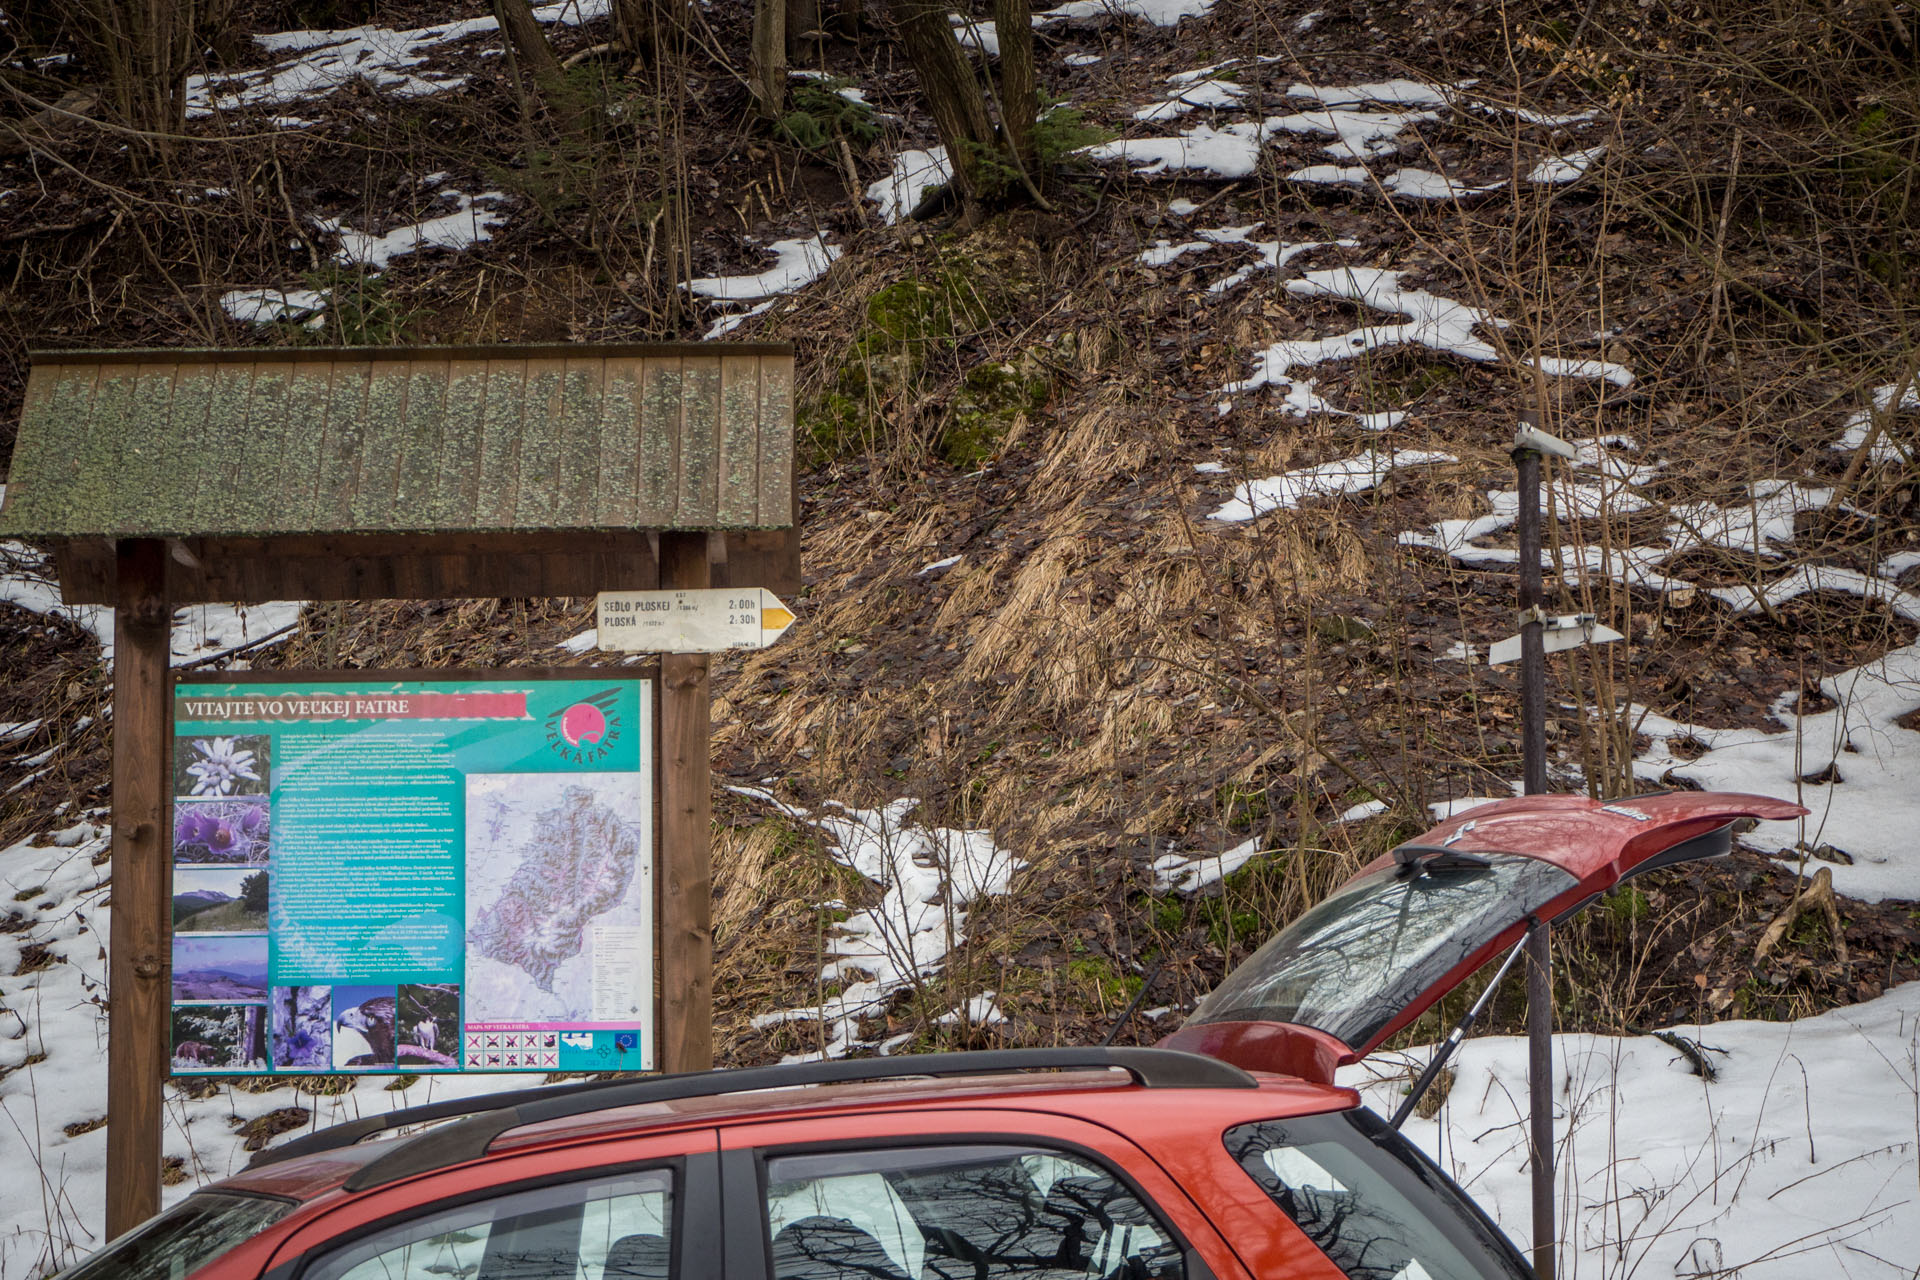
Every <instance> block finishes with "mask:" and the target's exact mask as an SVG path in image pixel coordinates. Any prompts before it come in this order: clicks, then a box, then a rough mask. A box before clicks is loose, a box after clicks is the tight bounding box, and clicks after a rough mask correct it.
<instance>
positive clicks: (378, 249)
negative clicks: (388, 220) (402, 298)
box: [313, 187, 507, 271]
mask: <svg viewBox="0 0 1920 1280" xmlns="http://www.w3.org/2000/svg"><path fill="white" fill-rule="evenodd" d="M439 194H440V196H441V197H442V198H450V199H451V200H452V201H453V203H454V206H455V207H454V209H453V211H452V212H451V213H443V214H441V215H440V216H439V217H437V218H428V219H426V220H425V221H424V222H416V223H411V224H409V225H407V226H404V227H395V228H394V229H393V230H392V231H389V232H387V233H386V234H385V235H378V236H376V235H370V234H368V233H367V232H365V231H355V230H354V229H353V228H352V227H349V226H347V225H346V224H345V223H343V222H341V221H340V220H339V219H337V218H315V219H314V220H313V225H314V226H315V227H317V228H318V229H319V230H320V231H322V232H323V233H326V234H329V235H337V236H339V237H340V247H339V248H337V249H335V250H334V251H333V260H334V261H335V262H337V263H339V264H340V265H341V266H345V267H366V268H368V269H369V270H372V271H385V270H386V269H387V267H388V266H390V265H391V264H392V262H393V260H394V259H395V258H399V257H403V256H405V255H407V254H413V253H419V252H421V251H423V250H426V249H449V250H460V249H468V248H471V247H472V246H474V245H476V244H479V243H480V242H481V241H483V240H491V239H493V228H495V227H497V226H504V225H505V224H506V221H507V219H506V216H505V215H504V214H500V213H495V212H494V211H493V210H491V209H481V208H476V207H475V206H476V205H477V204H478V203H480V202H481V201H485V202H486V203H488V204H497V203H499V202H501V201H504V200H505V199H506V198H507V197H506V195H505V194H504V193H503V192H499V191H482V192H480V193H479V194H478V195H471V196H470V195H467V194H465V193H464V192H461V191H457V190H454V189H453V188H451V187H448V188H446V189H444V190H442V191H441V192H440V193H439Z"/></svg>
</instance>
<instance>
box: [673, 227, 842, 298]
mask: <svg viewBox="0 0 1920 1280" xmlns="http://www.w3.org/2000/svg"><path fill="white" fill-rule="evenodd" d="M767 251H768V252H769V253H771V254H773V265H772V266H771V267H768V268H767V269H766V270H765V271H762V272H760V273H758V274H757V275H750V276H701V277H699V278H698V279H695V280H689V281H688V282H687V290H688V292H690V293H693V294H695V295H696V296H698V297H702V298H712V299H714V300H716V301H719V302H747V301H752V300H754V299H757V298H767V297H772V296H774V295H776V294H782V293H792V292H793V291H794V290H796V289H799V288H802V287H804V286H806V285H809V284H812V283H813V282H814V281H815V280H818V279H819V278H820V277H821V276H823V275H825V274H826V271H827V268H828V267H830V266H832V265H833V262H834V259H836V258H838V257H839V256H840V246H839V245H834V244H828V243H827V237H826V233H824V232H821V233H819V234H816V235H812V236H807V237H805V238H803V239H798V240H775V241H774V242H773V243H772V244H770V245H768V246H767Z"/></svg>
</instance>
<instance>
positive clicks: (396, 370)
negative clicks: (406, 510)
mask: <svg viewBox="0 0 1920 1280" xmlns="http://www.w3.org/2000/svg"><path fill="white" fill-rule="evenodd" d="M409 381H410V379H409V377H408V368H407V366H406V365H405V364H400V363H395V362H394V361H390V360H376V361H374V362H373V367H372V374H371V376H370V377H369V378H368V380H367V407H366V417H365V418H364V419H363V420H362V421H363V423H364V425H363V427H362V429H361V435H360V456H359V463H360V466H359V473H358V475H357V477H356V479H355V484H354V491H353V497H352V500H351V501H350V503H349V504H348V512H349V519H350V521H351V527H353V528H356V529H388V528H392V527H393V526H392V524H391V523H390V522H391V521H392V520H393V518H394V515H395V512H394V495H395V494H396V493H397V492H399V489H400V457H401V448H402V440H403V431H404V423H405V421H406V414H407V385H408V383H409Z"/></svg>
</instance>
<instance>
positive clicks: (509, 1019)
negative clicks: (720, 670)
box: [173, 672, 655, 1074]
mask: <svg viewBox="0 0 1920 1280" xmlns="http://www.w3.org/2000/svg"><path fill="white" fill-rule="evenodd" d="M652 694H653V686H652V684H651V682H650V681H648V680H644V679H635V678H631V677H627V678H622V677H620V676H609V675H604V674H600V673H598V672H578V673H569V674H565V675H562V676H551V677H550V676H542V677H540V678H534V679H522V678H515V679H489V680H418V681H415V680H409V681H403V682H394V681H391V680H388V681H381V680H379V679H377V678H358V677H356V678H354V679H335V678H332V677H328V676H311V675H304V676H303V675H301V674H300V673H297V672H291V673H290V672H277V673H274V674H273V676H272V677H271V678H267V677H264V676H263V677H262V678H261V679H258V680H254V679H246V680H239V681H235V680H231V679H229V678H227V677H225V676H223V677H222V678H221V680H220V681H219V682H214V681H205V682H202V681H198V680H195V681H188V680H182V681H180V682H179V683H178V684H177V685H176V686H175V689H174V704H173V707H174V736H173V795H174V800H173V862H174V867H173V929H174V935H173V1069H174V1071H175V1072H176V1073H189V1072H219V1073H226V1074H233V1073H274V1072H286V1073H308V1072H326V1071H368V1072H395V1071H407V1072H430V1071H536V1072H545V1071H605V1070H649V1069H651V1068H652V1067H653V1065H654V1057H655V1055H654V1046H653V1034H654V1032H653V764H654V762H653V745H652V727H653V705H652Z"/></svg>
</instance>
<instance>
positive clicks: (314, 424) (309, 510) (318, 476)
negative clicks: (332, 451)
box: [265, 364, 333, 530]
mask: <svg viewBox="0 0 1920 1280" xmlns="http://www.w3.org/2000/svg"><path fill="white" fill-rule="evenodd" d="M290 367H291V368H292V370H293V376H292V378H291V379H290V380H289V381H288V383H287V405H286V414H287V431H286V433H285V436H284V437H283V438H282V440H281V441H280V454H279V459H278V461H277V463H276V464H275V470H276V472H277V474H278V475H279V477H280V498H281V507H280V514H279V516H278V517H277V518H276V519H275V520H274V522H273V523H271V524H269V525H267V526H265V527H266V529H268V530H279V529H311V528H312V527H313V520H314V515H315V511H314V508H315V505H316V504H317V503H318V502H319V500H320V495H321V493H322V492H323V491H324V490H325V489H327V488H329V487H331V485H330V484H329V482H328V480H327V478H326V476H325V474H324V473H323V472H322V470H321V461H320V460H321V456H322V454H321V450H322V448H323V447H324V445H325V442H326V436H327V416H328V412H329V410H330V409H331V408H332V405H333V367H332V366H331V365H324V364H296V365H291V366H290Z"/></svg>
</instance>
